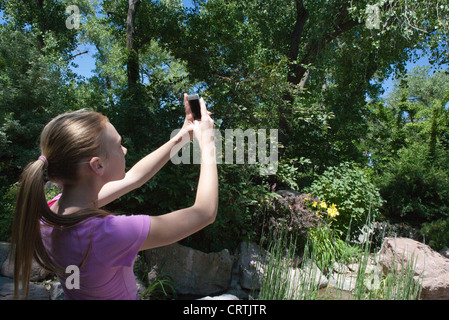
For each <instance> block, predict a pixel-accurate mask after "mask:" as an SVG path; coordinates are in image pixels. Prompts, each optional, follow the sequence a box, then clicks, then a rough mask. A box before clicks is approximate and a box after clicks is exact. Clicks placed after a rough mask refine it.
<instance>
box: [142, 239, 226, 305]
mask: <svg viewBox="0 0 449 320" xmlns="http://www.w3.org/2000/svg"><path fill="white" fill-rule="evenodd" d="M145 260H146V262H147V264H148V267H149V268H150V270H151V271H150V272H149V276H150V277H153V278H154V277H155V276H157V274H166V275H168V276H170V277H171V278H172V279H173V282H174V284H175V289H176V293H177V294H178V295H203V296H205V295H214V294H217V293H220V292H222V291H224V290H226V289H227V288H228V286H229V283H230V280H231V271H232V264H233V261H234V259H233V257H232V256H231V255H230V254H229V251H228V250H226V249H225V250H223V251H221V252H218V253H204V252H201V251H199V250H194V249H192V248H188V247H185V246H182V245H180V244H178V243H175V244H172V245H169V246H165V247H161V248H155V249H151V250H146V251H145Z"/></svg>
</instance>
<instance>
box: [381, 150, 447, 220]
mask: <svg viewBox="0 0 449 320" xmlns="http://www.w3.org/2000/svg"><path fill="white" fill-rule="evenodd" d="M429 154H430V147H429V146H428V145H427V144H423V143H414V144H412V145H411V146H409V147H406V148H403V149H401V150H400V151H399V152H398V159H397V160H396V161H393V162H391V163H390V164H389V165H388V166H387V167H386V168H385V170H384V172H383V174H382V175H381V176H380V178H379V182H378V183H377V184H378V186H379V188H380V192H381V195H382V197H383V198H384V199H385V200H386V203H385V204H384V206H383V208H382V211H383V214H384V215H385V216H386V217H387V218H388V219H390V220H392V221H402V222H404V221H406V222H409V223H410V224H411V225H414V226H420V225H421V224H422V223H424V222H431V221H434V220H439V219H444V218H447V217H449V176H448V175H449V165H448V164H447V157H448V156H449V154H448V152H447V151H445V150H444V148H442V147H438V148H437V150H436V156H435V157H434V158H433V159H432V158H431V157H429Z"/></svg>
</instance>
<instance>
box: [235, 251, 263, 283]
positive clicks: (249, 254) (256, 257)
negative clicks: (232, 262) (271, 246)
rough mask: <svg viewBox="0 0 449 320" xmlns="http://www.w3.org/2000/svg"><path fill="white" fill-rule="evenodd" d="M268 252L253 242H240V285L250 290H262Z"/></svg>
mask: <svg viewBox="0 0 449 320" xmlns="http://www.w3.org/2000/svg"><path fill="white" fill-rule="evenodd" d="M267 257H268V252H267V251H265V250H264V249H263V248H261V247H259V246H258V245H257V244H255V243H252V242H242V243H241V244H240V256H239V260H238V268H239V275H240V286H241V287H242V288H244V289H248V290H260V280H261V278H262V277H263V273H264V271H263V269H264V267H265V265H266V264H267Z"/></svg>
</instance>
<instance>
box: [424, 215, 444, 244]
mask: <svg viewBox="0 0 449 320" xmlns="http://www.w3.org/2000/svg"><path fill="white" fill-rule="evenodd" d="M421 234H422V235H423V236H424V239H425V240H426V242H427V243H428V244H429V246H431V247H432V248H433V249H435V250H437V251H439V250H441V249H443V248H444V247H449V218H447V219H439V220H436V221H432V222H429V223H423V225H422V228H421Z"/></svg>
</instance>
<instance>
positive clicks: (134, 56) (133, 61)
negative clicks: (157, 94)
mask: <svg viewBox="0 0 449 320" xmlns="http://www.w3.org/2000/svg"><path fill="white" fill-rule="evenodd" d="M140 2H141V0H129V7H128V17H127V19H126V49H127V51H128V62H127V72H128V86H129V88H133V87H135V86H136V84H137V82H138V81H139V54H138V47H137V44H136V41H135V37H134V36H135V34H134V31H135V30H134V23H135V20H136V13H137V8H138V7H139V5H140Z"/></svg>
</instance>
